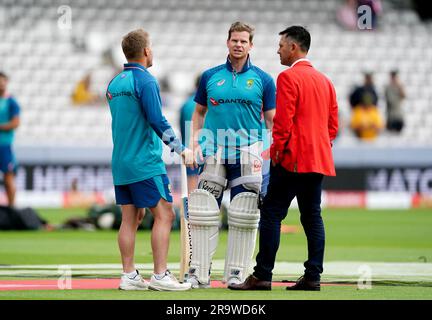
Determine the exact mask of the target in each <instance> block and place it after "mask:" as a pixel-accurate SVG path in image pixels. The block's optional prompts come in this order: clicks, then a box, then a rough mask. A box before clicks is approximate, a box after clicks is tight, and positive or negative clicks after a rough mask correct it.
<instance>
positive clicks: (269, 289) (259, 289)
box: [228, 286, 271, 291]
mask: <svg viewBox="0 0 432 320" xmlns="http://www.w3.org/2000/svg"><path fill="white" fill-rule="evenodd" d="M228 289H230V290H238V291H271V287H270V288H251V289H242V288H236V287H230V286H228Z"/></svg>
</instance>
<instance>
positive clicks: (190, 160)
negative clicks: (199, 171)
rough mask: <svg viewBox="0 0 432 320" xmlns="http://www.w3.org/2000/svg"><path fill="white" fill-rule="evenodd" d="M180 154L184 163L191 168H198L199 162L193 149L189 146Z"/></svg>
mask: <svg viewBox="0 0 432 320" xmlns="http://www.w3.org/2000/svg"><path fill="white" fill-rule="evenodd" d="M180 155H181V157H182V160H183V163H184V164H185V165H186V166H188V167H189V168H191V169H196V168H198V164H197V162H196V160H195V157H194V152H193V151H192V150H191V149H189V148H186V149H184V150H183V151H182V153H181V154H180Z"/></svg>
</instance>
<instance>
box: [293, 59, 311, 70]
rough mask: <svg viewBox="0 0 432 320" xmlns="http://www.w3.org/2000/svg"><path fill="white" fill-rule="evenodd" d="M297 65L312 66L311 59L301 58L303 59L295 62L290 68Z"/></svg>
mask: <svg viewBox="0 0 432 320" xmlns="http://www.w3.org/2000/svg"><path fill="white" fill-rule="evenodd" d="M297 63H300V64H302V65H307V66H308V65H309V66H312V64H311V63H310V61H309V59H306V58H301V59H298V60H296V61H294V63H293V64H292V65H291V67H290V68H292V67H294V66H295V65H296V64H297Z"/></svg>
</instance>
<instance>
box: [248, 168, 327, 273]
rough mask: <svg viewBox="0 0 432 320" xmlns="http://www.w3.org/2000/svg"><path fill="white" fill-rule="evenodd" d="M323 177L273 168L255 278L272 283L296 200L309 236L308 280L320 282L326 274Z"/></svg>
mask: <svg viewBox="0 0 432 320" xmlns="http://www.w3.org/2000/svg"><path fill="white" fill-rule="evenodd" d="M322 181H323V175H322V174H318V173H294V172H289V171H286V170H285V169H284V168H283V167H282V166H280V165H277V166H275V167H273V166H272V167H271V168H270V183H269V186H268V191H267V195H266V197H265V198H264V202H263V206H262V208H261V220H260V226H259V228H260V229H259V233H260V237H259V252H258V255H257V257H256V263H257V264H256V266H255V268H254V270H255V271H254V276H256V277H257V278H258V279H260V280H265V281H271V280H272V275H273V273H272V271H273V268H274V264H275V260H276V252H277V251H278V249H279V244H280V228H281V222H282V220H283V219H285V217H286V216H287V213H288V208H289V206H290V204H291V201H292V200H293V199H294V197H297V203H298V206H299V209H300V221H301V224H302V225H303V228H304V231H305V233H306V237H307V244H308V259H307V261H306V262H305V263H304V267H305V278H307V279H308V280H312V281H319V280H320V278H321V273H322V272H323V259H324V246H325V232H324V223H323V220H322V217H321V192H322Z"/></svg>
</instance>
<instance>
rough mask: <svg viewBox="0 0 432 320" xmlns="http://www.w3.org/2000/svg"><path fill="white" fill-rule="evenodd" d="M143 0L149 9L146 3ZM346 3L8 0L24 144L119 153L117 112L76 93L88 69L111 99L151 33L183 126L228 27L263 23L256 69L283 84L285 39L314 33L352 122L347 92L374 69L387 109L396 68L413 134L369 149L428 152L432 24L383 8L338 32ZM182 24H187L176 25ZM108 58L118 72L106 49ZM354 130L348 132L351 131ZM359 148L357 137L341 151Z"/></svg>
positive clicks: (0, 8)
mask: <svg viewBox="0 0 432 320" xmlns="http://www.w3.org/2000/svg"><path fill="white" fill-rule="evenodd" d="M144 3H145V4H144ZM341 3H342V1H338V0H330V1H318V0H309V1H301V0H293V1H289V2H287V1H283V0H252V1H249V0H238V1H229V0H220V1H213V0H184V1H176V0H153V1H146V2H142V1H139V0H133V1H128V2H127V6H124V5H123V3H122V2H119V1H115V0H95V1H94V0H91V1H90V0H77V1H56V0H38V1H36V0H35V1H33V0H3V1H1V3H0V17H2V19H1V20H2V21H0V39H1V46H0V69H1V70H4V71H5V72H7V73H8V74H9V75H10V76H11V83H10V91H11V92H12V93H13V94H14V95H15V96H16V97H17V98H18V101H19V102H20V104H21V106H22V125H21V127H20V128H19V130H18V131H17V141H16V144H17V146H32V145H35V144H36V145H47V146H50V145H51V146H52V145H56V146H76V145H80V146H83V145H84V146H98V147H100V146H106V147H110V146H111V134H110V116H109V112H108V109H107V108H106V103H105V102H103V103H102V104H101V107H100V108H95V107H89V108H76V107H73V106H72V102H71V99H70V95H71V93H72V91H73V88H74V86H75V85H76V83H77V82H78V81H79V80H80V79H81V78H82V77H83V76H84V75H85V74H86V73H87V72H89V71H91V72H92V77H93V83H92V85H93V87H94V88H95V89H96V90H97V91H98V92H99V93H100V94H103V92H104V90H105V88H106V85H107V82H108V81H109V79H110V78H111V76H112V75H113V74H114V73H115V71H116V68H119V67H120V66H121V63H122V62H123V61H122V56H121V51H120V47H119V43H120V39H121V36H122V35H124V34H125V33H126V32H127V31H129V30H130V29H132V28H137V27H144V28H145V29H147V30H148V31H149V32H150V34H151V36H152V40H153V46H154V57H155V61H154V67H152V69H151V71H152V73H154V74H155V76H157V77H159V78H161V77H164V76H167V77H168V80H169V82H170V83H169V85H170V87H171V88H172V93H171V95H170V99H169V100H167V101H168V102H169V105H167V106H166V107H165V110H164V112H165V113H166V115H167V118H168V120H169V121H171V123H172V124H174V126H176V124H177V123H178V121H177V117H178V111H179V108H180V106H181V104H182V102H183V100H184V98H185V97H186V96H187V94H188V93H189V92H190V90H191V89H192V87H193V79H194V76H195V75H196V74H197V73H199V72H200V71H202V70H203V69H205V68H207V67H209V66H212V65H216V64H219V63H223V61H224V57H225V55H226V48H225V46H224V44H225V40H226V36H227V35H226V30H227V29H228V27H229V25H230V23H232V22H233V21H235V20H246V21H248V22H250V23H252V24H254V25H255V26H256V36H255V48H254V49H253V51H252V59H253V62H254V63H255V64H256V65H258V66H260V67H262V68H263V69H264V70H266V71H268V72H269V73H270V74H271V75H272V76H273V77H274V78H276V77H277V74H278V73H279V72H280V71H281V70H283V67H282V66H280V65H279V59H278V56H277V54H276V51H277V44H278V39H279V37H278V35H277V33H278V31H280V30H282V29H283V28H284V27H286V26H287V25H291V24H302V25H305V26H307V27H308V28H309V30H310V31H311V34H312V47H311V52H310V59H311V61H312V62H313V64H314V65H315V66H316V67H317V68H318V69H320V70H322V71H323V72H324V73H325V74H327V75H328V76H329V77H330V79H332V81H333V82H334V84H335V87H336V90H337V95H338V101H339V106H340V111H341V115H342V117H343V119H344V121H345V122H347V121H349V112H350V109H349V103H348V94H349V91H350V90H351V86H352V85H354V84H356V83H359V82H361V77H362V72H363V71H365V70H367V71H373V72H374V78H375V82H376V85H377V88H378V90H379V95H380V103H379V105H378V107H379V109H380V111H381V112H382V113H383V114H384V113H385V103H384V101H385V100H384V97H383V93H384V85H385V83H386V81H387V75H388V72H389V71H390V70H392V69H395V68H397V69H399V71H400V79H401V81H402V82H403V83H404V84H405V87H406V92H407V99H406V100H405V101H404V105H403V107H404V109H405V111H406V127H405V128H404V130H403V132H402V133H401V135H397V136H395V135H391V134H386V133H384V134H382V135H381V136H380V137H379V138H378V139H377V140H376V141H374V142H373V144H371V145H372V146H377V147H380V146H381V147H382V146H405V145H407V144H409V145H411V146H413V145H414V146H415V145H418V146H431V145H432V139H430V137H431V136H432V113H431V112H430V107H431V105H432V91H431V90H430V88H431V86H432V47H431V46H430V41H429V42H428V41H424V39H425V38H429V39H431V38H430V37H431V36H430V34H432V23H430V22H429V23H427V22H422V21H421V20H420V19H419V17H418V15H417V14H416V13H415V11H413V10H412V9H408V8H405V9H396V8H394V7H393V6H392V2H387V1H386V2H384V3H383V15H382V17H380V25H379V28H378V29H377V30H373V31H359V30H357V31H348V30H345V29H343V28H342V27H341V26H339V25H338V23H337V19H336V12H337V8H338V7H339V5H341ZM61 5H67V6H69V7H70V9H71V12H70V13H71V23H72V25H71V28H66V29H65V28H61V27H59V24H60V23H61V22H60V21H59V19H60V18H61V17H62V15H63V13H62V12H59V7H60V6H61ZM179 25H180V26H181V28H179ZM106 52H108V53H111V56H112V58H113V61H114V65H109V64H107V63H106V62H105V61H106V60H104V58H103V57H104V53H106ZM345 127H346V128H347V127H348V125H345ZM361 143H363V142H361V141H358V140H357V139H356V138H355V137H354V136H353V135H352V133H351V132H350V131H349V130H344V131H343V132H342V133H341V135H340V136H339V138H338V141H337V146H338V147H345V146H347V147H352V146H356V145H358V144H361Z"/></svg>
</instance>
